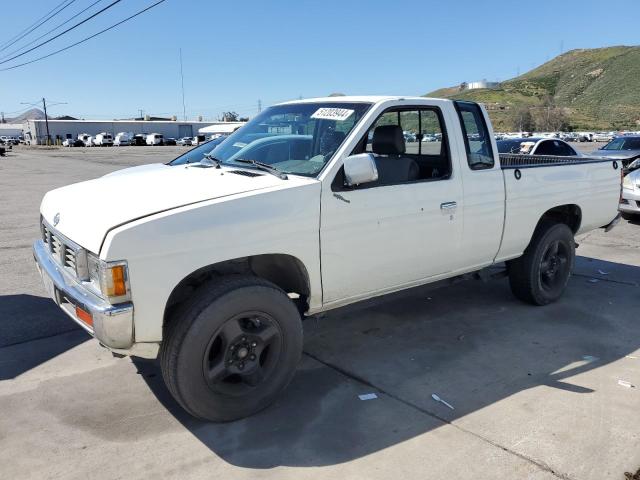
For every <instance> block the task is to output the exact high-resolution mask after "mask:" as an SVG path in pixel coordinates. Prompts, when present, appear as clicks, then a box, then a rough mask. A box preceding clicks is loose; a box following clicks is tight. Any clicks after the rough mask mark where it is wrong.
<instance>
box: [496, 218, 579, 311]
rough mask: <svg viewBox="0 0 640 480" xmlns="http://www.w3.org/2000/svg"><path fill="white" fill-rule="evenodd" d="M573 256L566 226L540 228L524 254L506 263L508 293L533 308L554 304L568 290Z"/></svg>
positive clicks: (573, 243)
mask: <svg viewBox="0 0 640 480" xmlns="http://www.w3.org/2000/svg"><path fill="white" fill-rule="evenodd" d="M575 255H576V249H575V241H574V239H573V232H572V231H571V229H570V228H569V227H568V226H567V225H565V224H564V223H555V224H554V223H547V224H543V225H541V226H540V227H538V228H537V229H536V231H535V233H534V235H533V238H532V239H531V243H530V244H529V246H528V247H527V248H526V250H525V251H524V254H523V255H522V256H521V257H520V258H517V259H515V260H511V261H509V262H507V270H508V272H509V284H510V285H511V291H512V292H513V294H514V295H515V296H516V297H517V298H518V299H520V300H522V301H524V302H527V303H531V304H533V305H547V304H549V303H552V302H555V301H556V300H558V298H560V297H561V296H562V294H563V293H564V290H565V288H566V286H567V283H568V281H569V277H570V276H571V271H572V270H573V265H574V263H575Z"/></svg>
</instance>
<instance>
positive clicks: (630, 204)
mask: <svg viewBox="0 0 640 480" xmlns="http://www.w3.org/2000/svg"><path fill="white" fill-rule="evenodd" d="M622 200H623V201H622V202H620V205H619V206H618V210H620V211H621V212H626V213H637V214H640V191H639V190H638V189H637V188H636V189H634V190H629V189H628V188H623V189H622Z"/></svg>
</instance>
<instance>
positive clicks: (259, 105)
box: [258, 100, 262, 113]
mask: <svg viewBox="0 0 640 480" xmlns="http://www.w3.org/2000/svg"><path fill="white" fill-rule="evenodd" d="M261 111H262V100H258V113H260V112H261Z"/></svg>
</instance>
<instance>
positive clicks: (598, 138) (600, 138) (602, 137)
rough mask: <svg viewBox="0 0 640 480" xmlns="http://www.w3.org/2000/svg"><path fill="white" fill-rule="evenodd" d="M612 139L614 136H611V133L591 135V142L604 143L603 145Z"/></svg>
mask: <svg viewBox="0 0 640 480" xmlns="http://www.w3.org/2000/svg"><path fill="white" fill-rule="evenodd" d="M614 137H615V134H613V133H612V132H609V133H606V132H598V133H596V134H594V135H593V138H592V141H593V142H605V143H608V142H610V141H611V140H613V138H614Z"/></svg>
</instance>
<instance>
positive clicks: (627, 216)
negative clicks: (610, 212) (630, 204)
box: [620, 212, 640, 220]
mask: <svg viewBox="0 0 640 480" xmlns="http://www.w3.org/2000/svg"><path fill="white" fill-rule="evenodd" d="M620 215H621V216H622V218H623V219H624V220H636V219H638V218H639V217H640V215H635V214H633V213H627V212H620Z"/></svg>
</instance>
